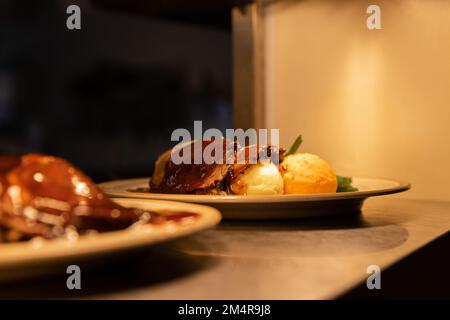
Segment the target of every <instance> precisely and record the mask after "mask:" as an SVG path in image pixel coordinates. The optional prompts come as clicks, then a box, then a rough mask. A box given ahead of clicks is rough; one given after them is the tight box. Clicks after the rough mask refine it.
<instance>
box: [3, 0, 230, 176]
mask: <svg viewBox="0 0 450 320" xmlns="http://www.w3.org/2000/svg"><path fill="white" fill-rule="evenodd" d="M200 2H201V1H193V2H192V3H191V4H192V6H183V5H181V3H186V2H178V3H177V1H172V2H171V3H172V7H171V6H168V5H167V3H168V2H167V1H154V2H153V1H136V0H133V1H129V2H127V1H110V2H108V1H101V0H99V1H95V0H83V1H65V0H46V1H17V0H1V1H0V153H14V154H20V153H26V152H34V151H37V152H43V153H47V154H52V155H57V156H61V157H64V158H66V159H68V160H69V161H71V162H73V163H75V164H76V165H77V166H78V167H80V168H81V169H83V170H84V171H85V172H87V173H88V174H89V175H90V176H92V177H93V178H94V180H96V181H98V182H99V181H104V180H108V179H117V178H129V177H138V176H149V175H151V173H152V170H153V161H154V160H155V158H156V157H157V156H158V154H160V153H161V152H163V151H164V150H165V149H167V148H169V147H170V146H172V145H173V144H174V142H171V141H170V135H171V133H172V131H173V130H174V129H176V128H180V127H182V128H188V129H191V128H192V126H193V121H194V120H203V127H204V128H205V127H207V128H209V127H215V128H219V129H221V130H224V129H225V128H230V127H232V123H231V119H232V114H231V33H230V11H229V9H228V8H227V6H226V5H222V6H219V7H217V8H213V9H214V10H212V9H211V8H209V9H211V10H212V11H211V10H209V11H208V10H206V11H205V10H203V11H202V10H196V7H195V6H196V3H197V5H198V8H199V9H201V8H203V9H204V8H205V6H201V3H200ZM71 4H76V5H79V6H80V8H81V30H68V29H67V28H66V19H67V17H68V16H69V15H68V14H67V13H66V8H67V6H69V5H71ZM207 9H208V8H207Z"/></svg>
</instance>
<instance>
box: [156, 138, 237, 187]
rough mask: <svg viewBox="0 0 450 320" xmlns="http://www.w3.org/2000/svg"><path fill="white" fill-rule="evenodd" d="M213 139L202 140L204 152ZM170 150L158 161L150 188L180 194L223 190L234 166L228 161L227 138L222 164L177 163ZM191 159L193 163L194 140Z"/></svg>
mask: <svg viewBox="0 0 450 320" xmlns="http://www.w3.org/2000/svg"><path fill="white" fill-rule="evenodd" d="M213 141H214V140H204V141H202V145H201V150H202V152H203V150H204V149H205V148H206V147H207V146H208V145H209V144H210V143H212V142H213ZM170 151H171V150H169V151H167V152H165V153H164V154H163V155H161V156H160V157H159V158H158V160H157V161H156V165H155V172H154V174H153V177H152V179H151V180H150V189H151V190H152V191H157V192H162V193H179V194H183V193H184V194H186V193H196V194H205V193H213V192H220V191H222V189H223V185H222V182H223V181H224V179H226V177H227V175H228V173H229V172H230V170H231V169H232V166H233V165H232V164H227V163H226V141H225V139H223V163H222V164H216V163H214V164H205V163H202V164H184V163H182V164H175V163H174V162H173V161H172V160H171V158H170V154H171V152H170ZM183 151H184V150H183ZM181 152H182V151H181ZM191 160H192V161H191V162H192V163H193V162H194V142H192V143H191Z"/></svg>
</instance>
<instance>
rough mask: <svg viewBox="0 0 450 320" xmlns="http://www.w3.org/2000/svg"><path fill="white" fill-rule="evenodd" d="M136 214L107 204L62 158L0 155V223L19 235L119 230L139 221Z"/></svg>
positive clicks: (95, 188) (108, 200)
mask: <svg viewBox="0 0 450 320" xmlns="http://www.w3.org/2000/svg"><path fill="white" fill-rule="evenodd" d="M139 215H140V212H139V210H136V209H128V208H123V207H121V206H119V205H117V204H116V203H114V202H112V201H111V200H110V199H109V198H107V197H106V196H105V195H104V194H103V193H102V192H101V190H99V188H98V187H97V186H96V185H95V184H94V182H93V181H92V180H91V179H90V178H89V177H87V176H86V175H85V174H84V173H82V172H81V171H80V170H78V169H77V168H75V167H74V166H73V165H72V164H70V163H69V162H67V161H65V160H63V159H60V158H57V157H51V156H45V155H40V154H29V155H25V156H22V157H10V156H0V226H2V227H3V228H6V229H7V230H13V231H15V232H16V233H20V234H21V235H22V237H23V238H32V237H35V236H41V237H44V238H55V237H60V236H64V235H65V234H66V232H67V231H68V230H75V231H77V232H78V231H80V232H81V231H85V230H91V229H93V230H97V231H109V230H118V229H123V228H126V227H128V226H130V225H131V224H133V223H134V222H136V221H138V220H139Z"/></svg>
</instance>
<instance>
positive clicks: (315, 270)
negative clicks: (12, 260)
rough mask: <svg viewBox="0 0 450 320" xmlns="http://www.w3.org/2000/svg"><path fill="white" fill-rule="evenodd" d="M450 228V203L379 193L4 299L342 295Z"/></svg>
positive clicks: (242, 226) (170, 247)
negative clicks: (346, 209) (334, 212)
mask: <svg viewBox="0 0 450 320" xmlns="http://www.w3.org/2000/svg"><path fill="white" fill-rule="evenodd" d="M449 230H450V202H429V201H418V200H398V199H395V198H391V197H380V198H375V199H370V200H368V201H367V202H366V204H365V206H364V208H363V213H362V214H361V215H358V216H351V217H344V218H339V217H336V218H326V219H307V220H290V221H259V222H223V223H222V224H221V225H220V226H219V227H217V228H216V229H214V230H209V231H205V232H203V233H201V234H198V235H194V236H191V237H189V238H185V239H182V240H178V241H175V242H173V243H170V244H164V245H160V246H157V247H155V248H152V249H151V250H150V251H149V252H146V253H143V254H140V255H139V256H136V257H134V258H126V259H122V260H121V261H120V262H116V263H111V264H110V265H109V266H108V267H107V268H103V269H101V270H92V271H90V272H88V271H86V272H84V273H83V278H82V287H83V288H82V290H81V291H78V292H71V291H68V290H67V289H66V288H65V274H62V275H61V276H60V277H56V278H52V279H39V280H31V281H27V282H23V283H19V284H17V283H14V284H5V285H2V286H1V287H0V297H31V298H52V297H68V298H78V297H83V298H101V299H104V298H106V299H109V298H112V299H303V298H308V299H310V298H336V297H339V296H341V295H342V294H344V293H345V292H347V291H348V290H350V289H351V288H353V287H355V286H357V285H358V284H361V283H364V282H365V281H366V279H367V277H368V274H367V272H366V271H367V267H368V266H369V265H378V266H380V267H381V269H382V270H385V269H386V268H387V267H389V266H390V265H392V264H395V263H397V262H398V261H400V260H402V259H403V258H404V257H405V256H407V255H409V254H411V253H412V252H414V251H416V250H418V249H419V248H421V247H423V246H424V245H426V244H427V243H429V242H431V241H432V240H434V239H436V238H437V237H439V236H441V235H443V234H445V233H447V232H448V231H449ZM436 258H438V257H436ZM382 276H383V271H382ZM382 279H383V277H382Z"/></svg>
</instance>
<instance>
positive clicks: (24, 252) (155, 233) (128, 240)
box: [0, 198, 221, 281]
mask: <svg viewBox="0 0 450 320" xmlns="http://www.w3.org/2000/svg"><path fill="white" fill-rule="evenodd" d="M113 200H114V201H115V202H117V203H118V204H120V205H122V206H124V207H133V208H140V209H144V210H151V211H159V210H174V211H184V212H193V213H197V214H198V215H199V216H198V217H195V218H192V219H186V221H182V222H169V223H164V224H161V225H150V224H149V225H143V226H139V227H136V228H133V227H131V228H127V229H124V230H119V231H111V232H104V233H97V234H94V235H83V236H80V237H79V238H78V239H76V240H75V241H69V240H67V239H54V240H43V239H39V241H36V240H38V239H34V240H31V241H25V242H17V243H0V281H4V280H15V279H17V278H22V277H28V276H31V275H38V274H43V273H49V271H50V270H51V269H53V271H56V270H59V272H61V266H68V265H70V264H77V265H78V264H79V263H83V262H85V261H90V262H92V260H103V259H106V260H108V259H107V258H111V257H114V256H115V257H116V258H117V257H118V256H119V257H120V255H122V254H124V253H126V252H129V251H132V250H138V249H143V248H146V247H149V246H152V245H155V244H158V243H161V242H166V241H169V240H173V239H177V238H180V237H184V236H187V235H190V234H193V233H195V232H198V231H201V230H205V229H208V228H211V227H213V226H215V225H216V224H218V223H219V222H220V220H221V215H220V213H219V212H218V211H217V210H216V209H214V208H211V207H207V206H201V205H195V204H190V203H179V202H170V201H150V200H145V199H124V198H122V199H113ZM106 260H105V261H106ZM62 272H63V274H65V269H62Z"/></svg>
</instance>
